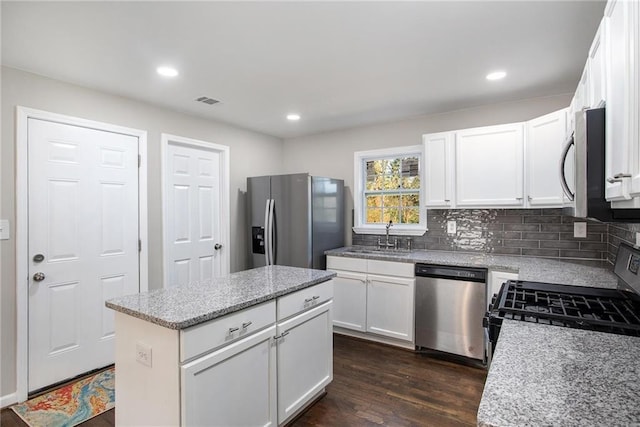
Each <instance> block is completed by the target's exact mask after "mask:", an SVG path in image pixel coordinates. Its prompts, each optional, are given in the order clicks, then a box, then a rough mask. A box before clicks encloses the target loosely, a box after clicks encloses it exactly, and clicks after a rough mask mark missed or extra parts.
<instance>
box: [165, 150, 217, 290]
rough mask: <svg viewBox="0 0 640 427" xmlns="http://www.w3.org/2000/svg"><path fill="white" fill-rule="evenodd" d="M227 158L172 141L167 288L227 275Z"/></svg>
mask: <svg viewBox="0 0 640 427" xmlns="http://www.w3.org/2000/svg"><path fill="white" fill-rule="evenodd" d="M222 160H223V159H222V154H221V153H220V152H219V151H217V150H215V149H209V148H207V147H204V146H194V145H187V144H184V143H182V142H178V141H174V140H172V139H169V140H168V144H167V146H166V151H165V163H164V171H163V176H164V215H165V218H164V226H165V261H164V266H165V286H166V287H171V286H180V285H184V284H187V283H190V282H194V281H201V280H207V279H210V278H212V277H217V276H220V275H222V274H226V273H227V272H228V271H227V269H226V268H225V265H224V263H223V262H222V254H223V253H224V251H225V250H226V247H225V246H226V244H227V242H226V238H225V237H224V233H222V224H221V219H222V217H223V213H222V212H223V210H222V206H221V201H222V200H221V194H222V189H221V183H220V181H221V179H220V177H221V170H222V167H221V165H222Z"/></svg>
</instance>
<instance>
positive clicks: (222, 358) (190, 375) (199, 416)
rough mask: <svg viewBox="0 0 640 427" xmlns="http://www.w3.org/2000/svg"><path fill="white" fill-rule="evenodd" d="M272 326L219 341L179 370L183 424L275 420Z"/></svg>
mask: <svg viewBox="0 0 640 427" xmlns="http://www.w3.org/2000/svg"><path fill="white" fill-rule="evenodd" d="M275 332H276V327H275V326H271V327H270V328H267V329H265V330H264V331H262V332H259V333H256V334H254V335H250V336H249V337H247V338H245V339H243V340H241V341H238V342H235V343H233V344H230V345H228V346H225V347H223V348H222V349H220V350H218V351H215V352H213V353H211V354H208V355H206V356H204V357H201V358H199V359H196V360H194V361H193V362H190V363H187V364H185V365H183V366H182V367H181V368H180V370H181V387H182V393H181V406H182V413H181V421H182V425H185V426H276V425H277V411H276V347H275V346H274V345H273V342H272V338H273V336H274V335H275Z"/></svg>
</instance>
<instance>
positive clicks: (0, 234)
mask: <svg viewBox="0 0 640 427" xmlns="http://www.w3.org/2000/svg"><path fill="white" fill-rule="evenodd" d="M10 230H11V229H10V228H9V220H8V219H0V240H9V238H10V237H11V235H10Z"/></svg>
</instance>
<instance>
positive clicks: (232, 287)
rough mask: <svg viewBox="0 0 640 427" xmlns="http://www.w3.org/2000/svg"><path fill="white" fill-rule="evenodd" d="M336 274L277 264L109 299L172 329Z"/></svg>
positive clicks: (119, 308)
mask: <svg viewBox="0 0 640 427" xmlns="http://www.w3.org/2000/svg"><path fill="white" fill-rule="evenodd" d="M334 276H335V273H333V272H331V271H324V270H311V269H306V268H297V267H285V266H280V265H273V266H269V267H260V268H256V269H253V270H246V271H241V272H238V273H233V274H230V275H228V276H225V277H220V278H215V279H211V280H207V281H204V282H198V283H190V284H188V285H184V286H180V287H175V288H169V289H157V290H153V291H150V292H144V293H140V294H134V295H127V296H123V297H120V298H115V299H111V300H108V301H107V302H106V306H107V307H109V308H111V309H113V310H116V311H120V312H122V313H126V314H129V315H131V316H134V317H138V318H140V319H144V320H148V321H149V322H152V323H156V324H158V325H160V326H164V327H166V328H170V329H185V328H188V327H190V326H194V325H197V324H199V323H203V322H206V321H208V320H211V319H215V318H216V317H220V316H224V315H225V314H229V313H233V312H234V311H239V310H242V309H244V308H247V307H251V306H252V305H256V304H259V303H261V302H265V301H269V300H272V299H274V298H277V297H279V296H282V295H286V294H289V293H291V292H294V291H297V290H299V289H303V288H307V287H309V286H312V285H315V284H318V283H321V282H324V281H327V280H329V279H331V278H332V277H334Z"/></svg>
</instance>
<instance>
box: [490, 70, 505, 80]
mask: <svg viewBox="0 0 640 427" xmlns="http://www.w3.org/2000/svg"><path fill="white" fill-rule="evenodd" d="M506 75H507V73H506V72H505V71H494V72H493V73H489V74H487V80H500V79H504V78H505V76H506Z"/></svg>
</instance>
